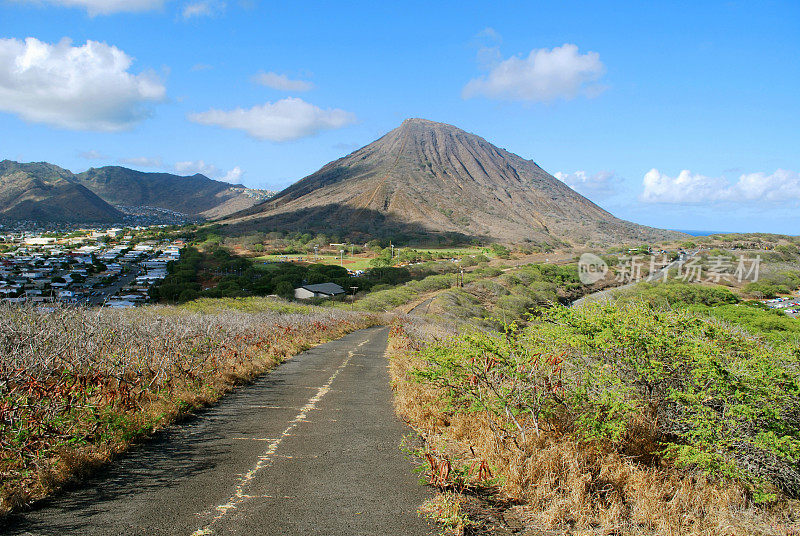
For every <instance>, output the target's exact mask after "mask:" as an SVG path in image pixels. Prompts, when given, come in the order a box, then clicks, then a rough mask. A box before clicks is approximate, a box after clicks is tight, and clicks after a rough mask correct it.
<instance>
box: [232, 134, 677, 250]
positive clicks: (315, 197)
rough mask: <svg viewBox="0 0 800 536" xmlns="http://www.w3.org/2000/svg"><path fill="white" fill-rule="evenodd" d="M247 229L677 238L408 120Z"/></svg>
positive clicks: (509, 159)
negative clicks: (635, 221) (629, 219)
mask: <svg viewBox="0 0 800 536" xmlns="http://www.w3.org/2000/svg"><path fill="white" fill-rule="evenodd" d="M227 222H228V223H232V224H234V225H236V226H239V227H242V228H245V229H247V228H254V227H258V228H261V229H264V230H267V229H270V230H271V229H286V230H316V231H336V232H341V233H349V234H352V233H359V232H360V231H361V230H363V229H371V230H374V229H380V228H381V227H382V226H384V227H385V226H388V227H389V228H385V229H383V230H384V231H385V233H384V234H388V235H391V234H393V233H403V232H411V233H433V234H436V233H454V234H457V235H462V236H466V237H479V238H484V239H490V240H499V241H505V242H521V241H525V240H533V241H552V240H553V239H558V240H567V241H571V242H574V243H579V244H585V243H591V242H604V243H609V242H614V243H622V242H630V241H642V240H653V239H657V238H662V237H665V236H674V235H677V233H672V232H671V231H663V230H660V229H654V228H651V227H645V226H641V225H637V224H634V223H630V222H627V221H624V220H621V219H619V218H616V217H615V216H613V215H612V214H610V213H609V212H607V211H605V210H603V209H602V208H600V207H599V206H597V205H596V204H594V203H592V202H591V201H589V200H588V199H586V198H585V197H583V196H582V195H580V194H578V193H577V192H575V191H574V190H572V189H571V188H569V187H568V186H567V185H565V184H564V183H563V182H561V181H559V180H558V179H556V178H555V177H553V176H552V175H550V174H549V173H547V172H545V171H544V170H543V169H542V168H540V167H539V166H538V165H537V164H536V163H535V162H533V161H531V160H525V159H524V158H522V157H520V156H518V155H515V154H513V153H510V152H508V151H506V150H505V149H501V148H499V147H496V146H494V145H492V144H491V143H489V142H488V141H486V140H484V139H483V138H481V137H479V136H476V135H474V134H470V133H467V132H465V131H463V130H461V129H459V128H457V127H454V126H452V125H447V124H444V123H436V122H433V121H428V120H425V119H408V120H406V121H404V122H403V124H402V125H401V126H400V127H398V128H396V129H394V130H392V131H391V132H389V133H388V134H386V135H385V136H383V137H382V138H380V139H378V140H377V141H375V142H373V143H371V144H369V145H367V146H365V147H362V148H361V149H358V150H357V151H355V152H353V153H351V154H349V155H347V156H345V157H343V158H340V159H338V160H335V161H333V162H331V163H329V164H327V165H325V166H323V167H322V168H321V169H320V170H319V171H317V172H315V173H313V174H311V175H309V176H308V177H305V178H304V179H302V180H300V181H298V182H297V183H295V184H293V185H292V186H290V187H288V188H286V189H285V190H283V191H282V192H280V193H279V194H278V195H276V196H275V197H274V198H272V199H270V200H268V201H266V202H265V203H262V204H260V205H256V206H255V207H253V208H251V209H248V210H245V211H243V212H240V213H238V214H235V215H233V216H231V217H230V218H229V219H228V220H227Z"/></svg>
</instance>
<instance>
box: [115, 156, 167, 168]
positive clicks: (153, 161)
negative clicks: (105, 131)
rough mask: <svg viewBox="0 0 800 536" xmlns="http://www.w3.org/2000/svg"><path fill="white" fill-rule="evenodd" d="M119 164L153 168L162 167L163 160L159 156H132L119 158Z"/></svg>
mask: <svg viewBox="0 0 800 536" xmlns="http://www.w3.org/2000/svg"><path fill="white" fill-rule="evenodd" d="M119 163H120V164H124V165H126V166H134V167H140V168H153V169H164V167H165V166H164V160H162V158H161V157H160V156H156V157H149V156H134V157H132V158H120V159H119Z"/></svg>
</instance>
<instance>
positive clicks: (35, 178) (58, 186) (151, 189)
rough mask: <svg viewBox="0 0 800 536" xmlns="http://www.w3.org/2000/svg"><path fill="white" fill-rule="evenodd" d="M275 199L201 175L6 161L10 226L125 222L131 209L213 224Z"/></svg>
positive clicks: (3, 184)
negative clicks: (74, 169) (78, 168)
mask: <svg viewBox="0 0 800 536" xmlns="http://www.w3.org/2000/svg"><path fill="white" fill-rule="evenodd" d="M270 195H271V192H266V191H264V190H254V189H250V188H246V187H244V186H242V185H240V184H238V185H232V184H228V183H225V182H221V181H215V180H213V179H209V178H208V177H206V176H204V175H200V174H196V175H192V176H188V177H181V176H178V175H172V174H169V173H145V172H141V171H136V170H132V169H127V168H124V167H117V166H107V167H102V168H92V169H89V170H88V171H85V172H83V173H80V174H78V175H75V174H73V173H72V172H71V171H68V170H66V169H63V168H61V167H58V166H55V165H53V164H48V163H46V162H31V163H19V162H13V161H10V160H4V161H2V162H0V219H3V220H4V221H21V220H27V221H35V222H39V223H71V224H78V223H122V222H125V221H126V218H127V216H126V213H127V212H129V211H128V209H129V208H131V207H139V208H141V207H145V208H153V209H164V210H168V211H172V212H174V213H180V214H183V215H184V216H186V217H188V218H199V219H213V218H219V217H224V216H227V215H229V214H232V213H234V212H237V211H240V210H243V209H246V208H248V207H251V206H253V205H255V204H257V203H259V202H261V201H263V200H265V199H267V198H268V197H269V196H270ZM123 207H125V208H123ZM118 208H120V209H122V210H123V211H125V212H126V213H123V211H120V210H118ZM146 212H147V211H145V213H146Z"/></svg>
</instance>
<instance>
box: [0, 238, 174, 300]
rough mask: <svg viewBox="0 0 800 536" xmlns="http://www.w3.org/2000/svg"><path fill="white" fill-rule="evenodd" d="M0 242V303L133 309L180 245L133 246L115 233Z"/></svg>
mask: <svg viewBox="0 0 800 536" xmlns="http://www.w3.org/2000/svg"><path fill="white" fill-rule="evenodd" d="M0 241H1V242H2V243H3V244H4V245H5V246H6V249H7V252H6V253H2V254H0V301H2V302H5V303H15V304H23V303H31V304H37V305H43V304H48V303H52V302H62V303H73V304H85V305H99V306H107V307H134V306H135V305H137V304H140V303H144V302H145V301H147V300H148V296H149V290H150V287H151V286H152V285H154V284H156V283H157V282H159V281H160V280H162V279H164V278H165V277H166V275H167V263H168V262H170V261H174V260H178V258H179V257H180V251H181V249H182V247H183V243H182V242H181V241H147V242H141V243H135V242H134V241H133V236H122V235H121V230H120V229H109V230H104V231H94V232H92V233H86V234H84V235H83V236H80V237H77V239H76V238H66V237H64V238H57V237H51V236H42V235H23V236H20V235H0ZM111 242H113V244H111ZM79 244H80V245H79Z"/></svg>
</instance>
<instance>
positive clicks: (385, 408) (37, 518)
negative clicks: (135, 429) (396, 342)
mask: <svg viewBox="0 0 800 536" xmlns="http://www.w3.org/2000/svg"><path fill="white" fill-rule="evenodd" d="M387 331H388V330H387V328H372V329H368V330H361V331H358V332H355V333H352V334H350V335H348V336H346V337H344V338H343V339H340V340H338V341H334V342H331V343H328V344H325V345H322V346H318V347H317V348H314V349H312V350H309V351H307V352H305V353H303V354H300V355H299V356H296V357H295V358H292V359H290V360H289V361H287V362H286V363H284V364H283V365H281V366H280V367H278V368H277V369H275V371H273V372H272V373H270V374H267V375H265V376H263V377H262V378H261V379H260V380H259V381H258V382H257V383H255V384H254V385H251V386H248V387H245V388H242V389H239V390H237V391H236V392H234V393H233V394H231V395H229V396H228V397H226V398H225V399H224V400H223V401H222V403H220V404H219V405H218V406H216V407H214V408H211V409H208V410H206V411H204V412H202V413H201V414H200V415H198V416H197V417H196V418H193V419H192V420H190V421H189V422H185V423H183V424H181V425H177V426H173V427H170V428H169V429H168V430H166V431H164V432H162V433H161V434H159V435H158V436H157V437H156V438H154V440H153V441H150V442H148V443H147V444H145V445H143V446H142V447H140V448H138V449H136V450H135V451H133V452H132V453H130V455H128V456H127V457H125V458H124V459H121V460H119V461H118V462H116V463H114V464H113V465H112V466H111V467H110V468H109V470H108V471H107V472H106V474H105V475H103V476H102V477H98V478H97V479H95V480H93V481H92V482H89V483H88V484H87V485H86V486H83V487H82V488H81V489H79V490H76V491H72V492H69V493H67V494H64V495H62V496H60V497H57V498H56V499H53V500H52V504H51V505H46V506H44V507H42V508H40V509H38V510H36V511H33V512H30V513H28V514H26V515H25V516H23V517H21V518H19V519H17V520H11V525H10V526H6V527H5V528H3V527H2V523H3V521H0V533H2V534H30V535H70V534H81V535H88V534H92V535H111V534H113V535H123V534H124V535H163V534H181V535H186V536H191V535H195V536H200V535H209V534H242V535H259V534H265V535H270V536H273V535H295V534H296V535H301V534H302V535H311V534H320V535H322V534H324V535H329V536H332V535H362V534H364V535H366V534H376V535H378V534H380V535H386V534H403V535H411V536H413V535H423V534H432V533H433V532H434V529H433V528H432V527H430V526H429V525H428V524H427V523H426V522H425V521H423V520H421V519H420V518H419V517H418V516H417V515H416V508H417V507H418V506H419V504H420V503H422V501H423V500H425V499H426V498H427V497H429V493H430V492H429V491H428V490H427V489H426V488H424V487H423V486H420V485H419V484H418V476H417V475H416V474H414V473H413V472H412V470H411V469H412V466H411V464H410V462H409V461H408V460H407V459H405V458H404V456H403V454H402V453H401V452H400V450H399V449H398V446H399V443H400V440H401V438H402V436H403V435H404V434H405V433H407V432H408V430H409V429H408V428H406V426H405V425H403V424H402V423H400V422H398V421H397V420H396V418H395V416H394V412H393V409H392V401H391V392H390V389H389V377H388V372H387V370H386V365H387V364H386V359H385V357H384V351H385V348H386V337H387ZM8 522H9V520H6V523H8Z"/></svg>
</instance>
